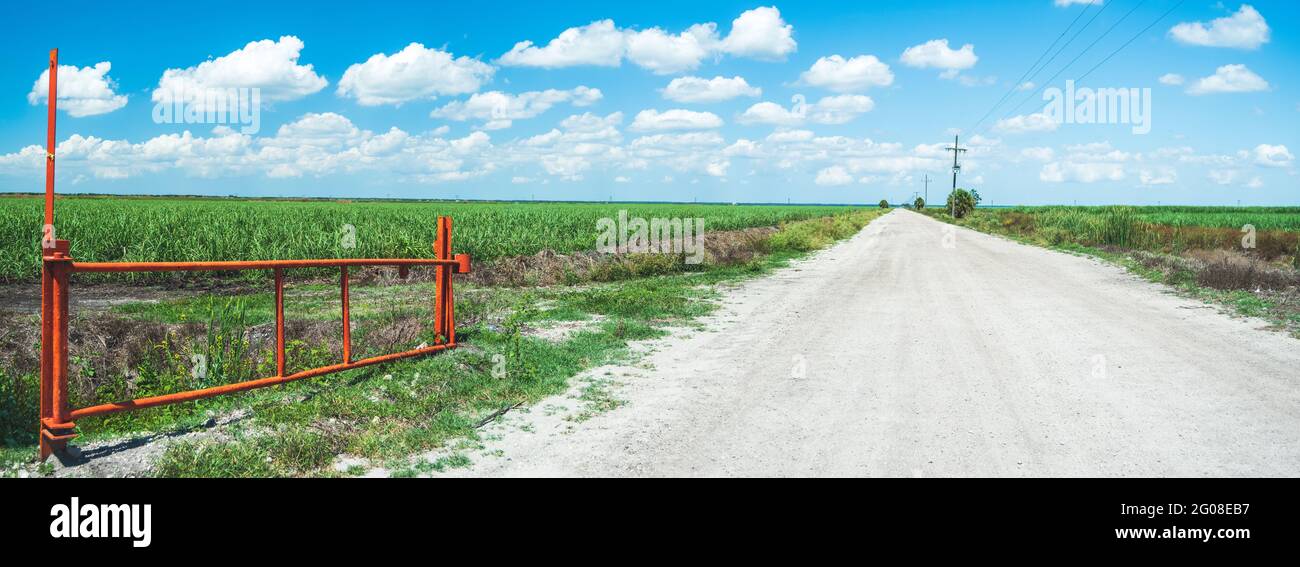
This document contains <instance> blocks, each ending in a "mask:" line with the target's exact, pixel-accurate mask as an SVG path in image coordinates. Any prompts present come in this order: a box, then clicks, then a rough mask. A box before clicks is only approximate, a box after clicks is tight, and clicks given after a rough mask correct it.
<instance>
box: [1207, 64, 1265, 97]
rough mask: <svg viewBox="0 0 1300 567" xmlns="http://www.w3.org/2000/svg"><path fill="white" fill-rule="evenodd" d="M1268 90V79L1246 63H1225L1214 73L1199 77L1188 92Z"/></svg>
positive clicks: (1211, 92) (1213, 92) (1210, 92)
mask: <svg viewBox="0 0 1300 567" xmlns="http://www.w3.org/2000/svg"><path fill="white" fill-rule="evenodd" d="M1266 90H1268V81H1265V80H1264V78H1263V77H1260V76H1259V75H1256V74H1255V73H1254V72H1253V71H1251V70H1250V69H1248V68H1246V66H1245V65H1241V64H1237V65H1224V66H1222V67H1219V68H1218V69H1217V70H1215V72H1214V74H1213V75H1210V76H1209V77H1205V78H1202V79H1198V80H1197V81H1196V82H1195V83H1192V85H1191V86H1190V87H1188V88H1187V93H1188V94H1193V95H1203V94H1216V93H1250V92H1259V91H1266Z"/></svg>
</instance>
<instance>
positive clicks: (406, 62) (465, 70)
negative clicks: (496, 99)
mask: <svg viewBox="0 0 1300 567" xmlns="http://www.w3.org/2000/svg"><path fill="white" fill-rule="evenodd" d="M494 71H495V69H494V68H493V67H492V66H491V65H488V64H486V63H483V62H482V61H478V60H476V59H471V58H469V57H465V56H461V57H455V56H453V55H452V54H451V53H448V52H446V51H443V50H441V49H429V48H426V47H424V45H422V44H419V43H412V44H410V45H408V46H406V48H404V49H402V50H401V51H398V52H397V53H394V54H392V55H387V54H384V53H376V54H374V55H371V56H370V58H369V59H367V60H366V61H365V62H364V63H356V64H353V65H351V66H349V67H348V69H347V71H345V72H344V73H343V78H342V79H340V80H339V88H338V94H339V95H340V96H346V97H350V98H354V99H356V100H357V102H358V103H360V104H362V105H365V106H376V105H381V104H401V103H403V102H408V101H412V100H421V99H432V98H436V97H437V96H439V95H460V94H468V93H473V92H478V90H479V88H480V87H482V86H483V84H484V83H487V82H488V81H490V80H491V79H492V74H493V72H494Z"/></svg>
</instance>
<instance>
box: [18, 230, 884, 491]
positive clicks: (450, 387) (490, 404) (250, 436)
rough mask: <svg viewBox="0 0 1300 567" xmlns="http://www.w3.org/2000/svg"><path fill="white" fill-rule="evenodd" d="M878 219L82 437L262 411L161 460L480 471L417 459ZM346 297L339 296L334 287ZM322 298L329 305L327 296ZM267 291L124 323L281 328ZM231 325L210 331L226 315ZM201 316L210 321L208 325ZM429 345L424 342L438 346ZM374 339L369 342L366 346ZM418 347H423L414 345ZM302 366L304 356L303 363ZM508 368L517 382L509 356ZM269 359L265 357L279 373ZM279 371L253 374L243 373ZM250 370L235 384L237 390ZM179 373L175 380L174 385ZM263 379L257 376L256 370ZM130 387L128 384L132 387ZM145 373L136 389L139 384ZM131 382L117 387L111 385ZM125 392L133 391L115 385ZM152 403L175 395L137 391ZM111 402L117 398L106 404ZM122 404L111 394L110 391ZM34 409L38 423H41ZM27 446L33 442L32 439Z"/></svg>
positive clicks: (301, 300)
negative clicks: (363, 461) (554, 335)
mask: <svg viewBox="0 0 1300 567" xmlns="http://www.w3.org/2000/svg"><path fill="white" fill-rule="evenodd" d="M880 214H881V213H880V212H877V211H859V212H852V213H847V214H846V215H844V216H843V218H837V219H835V220H833V221H827V220H823V219H811V220H806V221H796V222H790V223H785V224H784V225H783V227H782V228H781V230H779V231H778V233H777V234H776V235H774V236H773V237H772V238H771V239H770V240H769V242H768V243H767V245H766V246H765V247H764V249H765V250H766V251H767V254H766V255H764V256H762V257H760V258H758V259H756V260H753V261H750V262H746V263H743V264H736V265H724V266H709V267H707V268H705V269H702V270H700V271H692V272H684V273H674V274H668V275H659V276H652V277H644V278H638V279H632V280H626V281H620V282H608V283H589V284H586V285H581V286H554V287H547V288H531V289H530V288H497V287H488V288H474V287H472V286H462V287H458V289H457V295H458V301H457V314H458V317H459V318H460V320H462V321H471V320H472V321H477V322H476V323H474V324H470V325H466V326H464V327H463V328H461V329H459V330H458V335H459V337H460V338H461V340H462V341H463V342H464V344H465V345H467V346H466V348H461V349H457V350H455V351H451V352H448V353H445V354H441V355H438V356H433V357H426V358H419V359H408V360H405V361H400V362H396V363H392V364H388V365H383V366H379V367H371V368H367V369H359V370H354V371H350V372H346V373H341V374H337V375H331V376H325V377H321V378H316V379H310V380H304V381H301V382H295V383H291V384H287V385H284V386H279V387H275V388H268V389H263V390H256V391H252V392H248V393H244V394H238V395H232V396H222V397H218V398H212V399H209V400H203V401H199V402H193V403H187V404H179V405H174V406H163V407H158V408H150V409H146V410H140V411H133V412H126V413H122V414H116V415H113V416H105V417H102V418H94V419H85V420H81V421H80V422H79V423H78V425H79V428H80V433H81V434H82V435H83V437H82V438H81V439H80V440H79V441H78V442H79V443H87V442H93V441H96V440H103V439H110V438H120V437H123V436H130V435H133V434H138V433H141V432H146V431H147V432H153V431H173V430H178V429H196V430H201V429H205V428H204V427H203V424H204V422H205V421H207V420H209V419H211V418H212V417H215V416H221V415H223V414H229V413H231V412H234V411H240V412H244V413H246V417H245V418H244V419H243V420H241V421H240V422H238V424H236V425H233V426H228V427H226V428H222V434H221V435H222V437H220V438H218V439H204V440H199V441H191V442H181V443H177V444H174V445H172V446H171V447H169V448H168V450H167V451H166V452H165V453H164V455H163V456H162V458H161V459H160V461H159V462H158V463H157V464H156V468H155V470H154V474H156V475H159V476H200V477H223V476H312V475H336V474H337V475H345V474H347V475H355V474H359V473H360V472H362V471H359V470H349V471H344V472H335V471H334V470H333V468H332V463H333V462H334V460H335V458H336V457H337V456H339V455H344V454H346V455H354V456H359V457H364V458H367V459H369V460H370V461H371V462H373V463H378V464H385V465H388V466H390V468H391V469H393V470H394V471H396V472H395V473H394V474H398V475H413V474H425V473H427V472H429V471H430V470H433V471H437V470H445V469H447V468H455V467H459V466H466V465H467V464H468V463H467V462H465V461H462V459H468V457H464V456H459V457H457V456H455V455H453V456H451V457H447V458H446V460H439V461H435V462H433V463H414V464H412V463H410V462H409V460H408V459H409V457H410V455H413V454H417V453H421V452H427V451H430V450H433V449H440V448H444V447H447V446H449V445H450V444H451V443H452V442H453V441H455V440H458V439H462V440H463V439H471V440H472V439H475V438H476V433H475V429H474V425H475V424H476V422H477V421H478V420H479V419H481V418H482V416H484V415H487V414H490V413H491V412H493V411H496V410H499V409H501V408H503V407H508V406H512V405H514V404H520V403H523V404H531V403H535V402H537V401H538V400H541V399H543V398H545V397H547V396H551V395H555V394H558V393H562V392H564V391H565V390H567V389H568V388H569V379H570V378H571V377H573V376H574V375H576V374H578V373H580V372H581V371H583V370H585V369H588V368H592V367H596V366H600V365H604V364H610V363H615V362H621V361H626V360H628V357H629V356H630V354H629V350H628V345H629V343H631V342H633V341H639V340H644V339H649V338H654V337H657V336H660V335H662V334H663V333H664V332H665V331H664V329H665V328H666V327H671V326H681V325H691V324H693V321H694V320H695V319H697V318H698V317H700V316H702V315H705V314H708V313H710V312H712V311H713V310H714V309H716V303H715V302H714V301H713V300H714V299H715V298H716V297H717V291H716V290H715V289H714V288H713V286H714V284H717V283H719V282H725V281H735V280H739V279H744V278H748V277H753V276H755V275H759V274H763V273H767V272H768V271H770V270H772V269H773V268H775V267H778V266H781V265H784V263H785V262H786V261H787V260H789V259H790V258H794V257H797V256H799V255H802V254H803V253H805V251H806V250H807V249H808V248H807V246H808V244H807V243H808V242H815V243H818V244H820V245H825V244H829V243H830V242H833V241H834V240H837V239H840V238H844V237H847V236H850V235H852V234H854V233H856V232H857V231H858V230H860V229H861V228H862V227H864V226H866V224H867V223H868V222H870V221H871V220H873V219H874V218H876V217H877V216H879V215H880ZM327 290H330V291H327ZM293 291H294V293H293V294H291V295H290V301H289V303H290V305H293V306H294V309H293V310H292V312H293V313H295V316H301V317H303V318H304V319H306V320H326V319H329V318H331V317H337V303H336V298H334V297H333V296H332V295H330V296H329V298H328V299H327V298H325V297H324V295H322V297H320V298H317V297H316V296H317V295H319V294H325V295H328V294H329V293H331V292H332V293H337V291H336V290H332V289H331V287H330V286H313V285H305V286H299V287H295V288H293ZM431 292H432V289H431V288H430V286H429V284H420V283H413V284H403V285H396V286H387V287H384V286H374V287H369V286H358V287H355V288H354V289H353V306H354V311H353V313H354V317H360V318H361V320H362V321H364V320H366V318H367V317H370V318H374V319H376V320H381V319H382V317H383V316H384V313H386V312H387V311H388V310H390V309H393V308H394V306H396V308H397V309H405V308H406V306H411V305H414V306H424V307H426V308H427V298H428V297H429V294H430V293H431ZM318 299H319V300H318ZM269 302H270V298H269V296H268V295H267V294H249V295H241V296H235V297H223V298H212V297H197V298H190V299H184V300H174V301H163V302H157V303H142V304H128V305H123V306H119V307H117V308H115V311H114V312H115V313H116V314H118V315H120V316H122V317H125V318H130V319H135V320H138V321H146V322H153V323H166V324H169V325H178V324H200V325H203V326H204V328H205V329H208V330H209V331H211V330H217V331H219V332H218V333H217V334H224V336H237V335H240V334H239V333H230V332H228V331H226V330H224V329H228V328H230V327H236V326H240V325H243V326H247V325H256V324H265V323H267V322H268V321H270V320H271V318H270V317H271V316H270V313H269V305H270V303H269ZM595 316H600V319H599V322H598V323H595V322H593V324H592V325H591V326H588V327H586V328H585V329H584V330H581V331H579V332H576V333H575V334H573V335H570V336H569V337H568V338H567V339H565V340H564V341H562V342H551V341H547V340H543V339H541V338H538V337H536V336H530V335H528V334H527V333H526V332H525V331H526V329H527V328H529V327H534V326H545V325H547V324H549V323H553V322H555V321H575V320H592V319H594V318H595ZM214 319H215V320H216V322H215V323H212V324H210V323H209V322H210V321H212V320H214ZM196 322H197V323H196ZM211 335H212V333H211V332H208V333H205V334H204V337H201V338H203V341H201V342H199V343H198V344H199V345H200V346H202V347H203V348H208V349H216V350H217V351H220V352H227V351H228V350H229V349H231V348H232V346H231V344H230V341H228V340H227V341H220V340H219V341H216V342H215V343H213V341H212V340H211V338H210V337H211ZM428 339H429V337H424V336H422V337H418V338H417V339H416V340H415V341H413V342H418V341H421V340H428ZM362 340H364V337H362ZM405 346H406V347H410V346H414V345H405ZM156 350H158V352H159V356H160V357H161V358H162V359H163V360H174V359H175V357H176V356H177V353H178V352H179V351H182V350H184V349H182V348H180V346H179V345H177V344H167V345H159V348H158V349H156ZM300 352H301V353H302V354H301V355H300V358H299V359H298V361H297V362H299V363H302V364H310V365H323V364H328V363H332V362H335V361H334V360H332V359H330V356H331V355H330V354H329V353H328V352H322V351H321V350H320V349H319V348H314V346H313V345H310V344H303V345H300ZM292 358H294V357H293V356H291V359H292ZM502 358H504V359H505V360H506V361H507V364H506V366H505V367H506V372H505V374H504V376H502V375H501V374H500V373H499V372H494V370H496V369H497V362H498V361H499V360H501V359H502ZM267 362H269V361H263V362H262V364H266V363H267ZM159 366H160V369H159V370H158V371H156V372H155V373H154V374H148V375H147V376H154V377H155V378H153V380H154V381H153V382H149V383H148V384H149V385H150V387H156V388H158V389H160V390H169V389H171V390H173V391H174V389H178V388H184V387H189V386H188V385H187V384H186V383H185V382H184V380H185V379H186V376H187V373H186V368H185V367H184V366H183V365H179V366H173V367H171V368H170V373H169V372H168V371H166V369H165V368H163V367H164V366H165V365H159ZM254 371H258V372H264V371H266V368H265V367H263V366H258V367H255V368H253V369H251V370H250V369H247V368H243V369H241V372H254ZM242 376H243V375H242V374H241V375H238V376H236V375H233V374H232V375H225V376H224V377H223V378H222V380H229V379H231V378H235V379H240V378H241V377H242ZM164 377H170V380H171V381H167V380H164V379H163V378H164ZM250 377H251V376H250ZM117 379H118V380H124V377H118V378H117ZM138 381H139V379H138V378H137V379H136V382H137V383H138ZM112 383H115V382H114V381H112V380H110V381H109V382H108V384H112ZM108 391H109V392H111V393H112V395H119V392H118V391H115V390H113V389H112V387H108ZM133 393H134V394H137V395H147V394H151V393H161V391H159V392H153V391H150V392H140V391H139V390H138V389H137V390H135V391H133ZM105 395H107V394H105ZM583 395H584V396H585V398H586V399H585V402H587V403H588V405H589V406H590V408H589V410H590V411H596V412H598V411H606V410H608V409H612V408H613V407H617V405H618V404H619V403H621V402H619V401H618V400H617V399H615V398H614V397H613V396H612V395H611V394H610V393H609V391H608V384H606V383H597V384H594V385H592V386H589V387H588V388H587V389H586V390H584V392H583ZM109 397H111V396H109ZM33 415H34V414H33ZM33 421H34V418H33V419H17V420H15V421H14V427H15V428H20V429H16V430H15V431H27V430H28V429H31V423H32V422H33ZM19 437H21V435H19ZM30 443H31V440H30V439H29V440H28V441H27V442H20V443H19V444H18V445H17V446H16V447H15V446H13V444H10V447H11V448H10V449H6V451H8V452H7V453H0V466H3V465H4V463H5V461H4V460H3V459H4V458H6V457H5V455H12V456H13V458H14V459H15V460H14V461H13V462H19V460H18V459H19V456H20V455H21V454H22V452H24V451H25V455H26V458H27V459H28V460H30V458H31V455H32V454H33V453H34V451H35V449H34V447H33V446H32V445H31V444H30Z"/></svg>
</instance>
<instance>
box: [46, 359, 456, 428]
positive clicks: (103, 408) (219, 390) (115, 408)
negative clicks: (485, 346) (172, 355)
mask: <svg viewBox="0 0 1300 567" xmlns="http://www.w3.org/2000/svg"><path fill="white" fill-rule="evenodd" d="M455 347H456V345H454V344H451V343H447V344H440V345H434V346H431V347H425V348H419V349H415V350H410V351H406V352H399V353H395V354H385V355H383V356H376V357H373V358H367V359H363V360H358V361H356V362H351V363H343V364H335V365H333V366H322V367H320V368H313V369H311V370H304V371H302V372H298V373H296V374H290V375H288V376H273V377H270V378H261V379H258V380H249V381H247V382H236V383H234V384H223V385H221V386H213V387H211V388H204V389H202V390H190V391H188V392H179V393H176V394H166V395H162V396H151V397H148V398H140V399H136V400H130V401H126V402H115V403H111V404H100V405H97V406H90V407H88V408H81V409H74V410H72V411H71V412H70V413H69V414H68V417H69V418H71V419H73V420H77V419H81V418H83V417H94V416H97V415H106V414H110V413H118V412H123V411H130V410H137V409H144V408H149V407H154V406H161V405H167V404H178V403H181V402H192V401H195V400H202V399H205V398H212V397H216V396H220V395H222V394H234V393H237V392H246V391H248V390H255V389H257V388H265V387H267V386H275V385H277V384H284V383H287V382H294V381H297V380H305V379H307V378H316V377H318V376H324V375H326V374H334V373H336V372H344V371H347V370H353V369H357V368H364V367H366V366H373V365H375V364H383V363H385V362H392V361H394V360H401V359H403V358H411V357H414V356H423V355H426V354H433V353H435V352H438V351H442V350H447V349H450V348H455Z"/></svg>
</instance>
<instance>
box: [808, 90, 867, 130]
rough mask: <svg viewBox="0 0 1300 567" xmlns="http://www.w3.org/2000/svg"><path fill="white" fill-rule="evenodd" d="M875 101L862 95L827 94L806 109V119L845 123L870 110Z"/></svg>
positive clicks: (814, 121)
mask: <svg viewBox="0 0 1300 567" xmlns="http://www.w3.org/2000/svg"><path fill="white" fill-rule="evenodd" d="M875 106H876V103H875V101H873V100H871V97H869V96H863V95H837V96H828V97H825V98H823V99H821V100H819V101H817V104H814V105H812V106H811V107H809V109H808V120H809V121H811V122H813V123H816V124H847V123H849V122H852V121H853V119H854V118H857V117H858V116H859V115H862V114H866V113H868V112H871V109H872V108H875Z"/></svg>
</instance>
